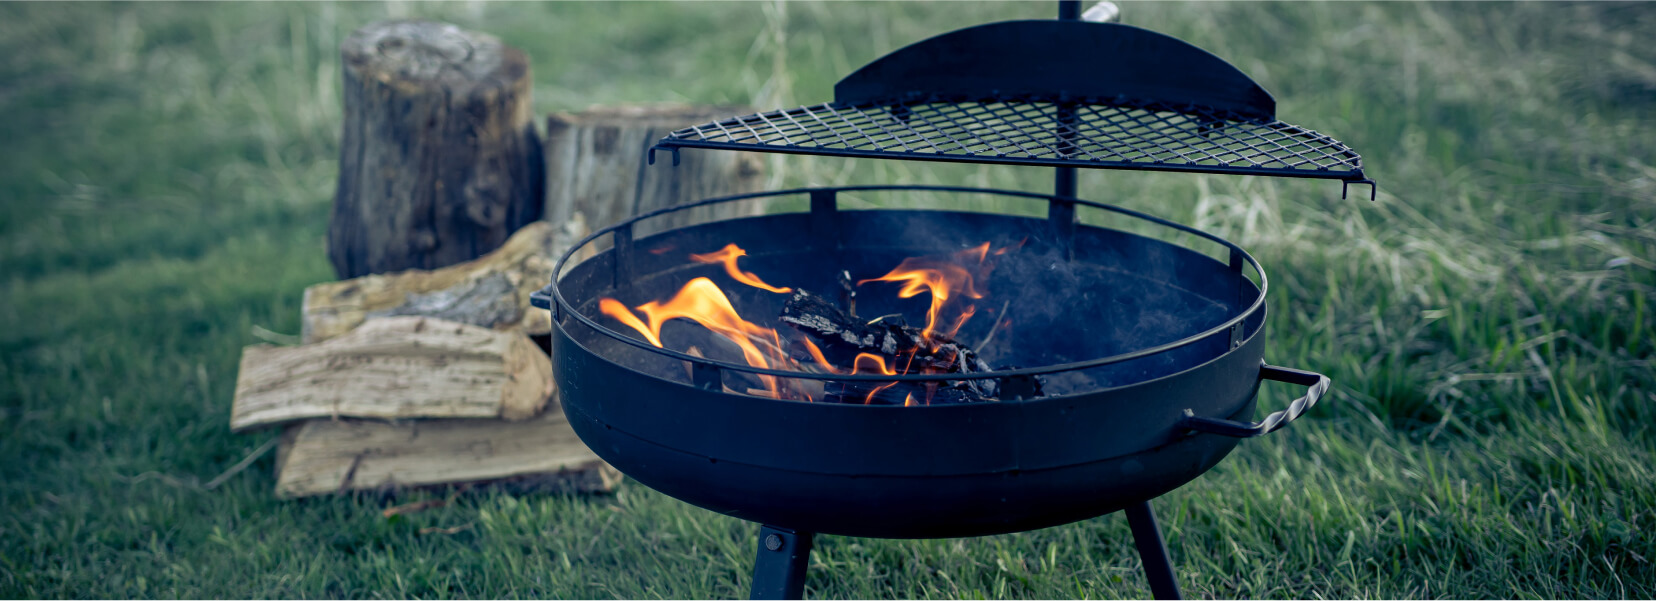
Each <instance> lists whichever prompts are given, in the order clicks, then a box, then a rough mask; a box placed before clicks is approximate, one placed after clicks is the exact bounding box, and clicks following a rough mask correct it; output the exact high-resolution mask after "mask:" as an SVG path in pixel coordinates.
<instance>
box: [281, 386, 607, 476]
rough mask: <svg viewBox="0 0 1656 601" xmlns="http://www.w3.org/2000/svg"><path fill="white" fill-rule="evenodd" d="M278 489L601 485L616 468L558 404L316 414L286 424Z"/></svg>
mask: <svg viewBox="0 0 1656 601" xmlns="http://www.w3.org/2000/svg"><path fill="white" fill-rule="evenodd" d="M289 436H290V438H291V444H285V445H283V447H284V448H283V454H282V456H281V457H280V466H279V467H278V468H277V472H278V475H277V480H276V492H277V494H280V495H282V496H287V497H294V496H305V495H315V494H323V493H331V492H336V491H350V490H378V491H389V490H392V489H397V488H408V487H421V486H432V485H442V484H455V483H487V482H494V483H502V484H506V485H508V486H509V487H510V488H511V489H512V490H514V491H523V490H525V489H528V490H537V491H540V490H566V491H576V492H607V491H610V490H613V489H614V488H615V486H616V484H618V483H619V482H620V474H619V473H618V472H616V471H615V469H614V468H611V467H610V466H609V465H608V464H606V463H604V461H603V460H601V459H599V458H598V456H597V455H595V454H593V452H592V451H590V450H588V449H587V447H586V445H584V444H581V440H580V438H578V437H576V435H575V431H574V430H572V429H570V427H569V422H568V421H567V420H565V418H564V415H563V412H562V411H558V410H557V409H556V408H553V409H552V410H549V411H547V412H545V413H543V414H541V415H540V416H539V417H537V418H535V419H532V420H529V421H523V422H503V421H498V420H477V419H434V420H416V421H410V422H403V423H386V422H381V421H374V420H359V419H338V420H329V419H315V420H310V421H306V422H304V423H302V424H298V425H295V426H293V427H291V428H290V433H289Z"/></svg>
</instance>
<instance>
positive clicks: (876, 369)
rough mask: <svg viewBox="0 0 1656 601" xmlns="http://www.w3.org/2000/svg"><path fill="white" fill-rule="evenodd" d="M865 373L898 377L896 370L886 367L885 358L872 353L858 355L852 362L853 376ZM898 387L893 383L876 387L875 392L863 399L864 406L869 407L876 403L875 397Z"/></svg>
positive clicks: (870, 392)
mask: <svg viewBox="0 0 1656 601" xmlns="http://www.w3.org/2000/svg"><path fill="white" fill-rule="evenodd" d="M864 373H880V374H885V375H888V376H895V375H897V371H896V370H893V369H891V368H889V367H886V363H885V357H881V356H879V355H875V354H871V353H857V357H856V358H855V359H852V360H851V374H852V375H856V374H864ZM896 385H897V383H896V382H891V383H889V384H882V385H879V386H875V387H874V389H873V390H870V391H868V396H866V397H863V404H864V405H867V404H869V403H872V402H874V396H875V395H878V394H880V391H883V390H885V389H887V388H891V387H892V386H896Z"/></svg>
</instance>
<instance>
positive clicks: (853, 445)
mask: <svg viewBox="0 0 1656 601" xmlns="http://www.w3.org/2000/svg"><path fill="white" fill-rule="evenodd" d="M847 194H856V195H869V194H933V195H936V194H943V195H963V196H980V197H981V196H984V195H988V196H995V197H1001V198H1007V199H1011V200H1010V201H1009V202H1015V201H1019V200H1021V201H1024V202H1036V203H1040V202H1045V203H1047V204H1049V205H1050V206H1049V207H1048V208H1049V211H1048V217H1046V218H1041V217H1029V216H1019V215H1007V214H992V213H976V212H966V211H954V210H946V211H945V210H842V209H840V208H839V206H838V205H839V203H838V200H837V199H839V198H840V197H842V196H844V195H847ZM786 196H798V197H801V198H808V199H809V200H810V207H811V210H810V211H808V212H795V213H780V214H769V215H761V216H753V217H745V218H738V219H729V220H723V221H714V222H710V223H702V224H698V225H690V226H686V227H678V228H676V229H667V230H665V231H661V232H658V233H653V234H649V235H645V236H638V237H636V238H635V237H634V234H635V231H636V230H635V224H639V223H644V222H647V221H648V220H651V219H655V218H658V217H663V216H666V215H667V214H669V213H677V212H680V211H686V210H690V209H693V208H695V207H700V206H706V205H712V204H718V203H725V202H735V201H742V200H748V199H757V198H775V197H786ZM1077 208H1080V209H1082V210H1085V211H1095V210H1096V211H1100V212H1101V214H1103V215H1107V216H1113V218H1114V219H1117V220H1119V221H1121V222H1122V223H1124V224H1127V225H1128V226H1131V227H1133V228H1134V229H1144V230H1160V231H1163V232H1166V233H1168V234H1175V235H1179V234H1187V235H1188V236H1186V237H1187V238H1190V239H1192V240H1194V241H1197V242H1199V243H1200V244H1203V245H1208V246H1211V247H1212V248H1211V249H1209V250H1210V251H1217V254H1219V255H1220V257H1222V258H1215V257H1214V256H1210V254H1209V253H1208V252H1202V251H1201V250H1198V249H1194V248H1188V247H1186V246H1182V245H1179V244H1174V243H1171V242H1167V241H1163V240H1161V239H1158V238H1155V237H1150V236H1146V235H1140V234H1135V233H1129V232H1127V231H1123V230H1120V229H1109V228H1104V227H1095V226H1090V225H1082V224H1080V223H1078V221H1077V219H1076V218H1075V215H1076V209H1077ZM639 229H641V228H639ZM985 241H989V242H992V243H993V244H994V246H995V247H997V248H1000V247H1004V246H1013V245H1016V244H1020V243H1021V244H1022V245H1023V246H1022V247H1021V248H1019V249H1018V250H1017V251H1016V252H1014V253H1010V254H1008V256H1009V257H1014V256H1015V257H1018V258H1017V259H1015V260H1009V262H1008V263H1007V264H1006V265H1003V266H999V267H997V268H996V269H995V271H994V272H993V273H992V274H991V276H990V277H989V282H988V284H987V288H988V289H989V290H990V291H991V296H990V297H989V298H988V299H987V300H985V301H984V304H989V305H997V306H998V305H1000V303H1001V302H1005V303H1006V306H1007V307H1009V310H1008V311H1007V314H1008V315H1009V316H1010V317H1012V318H1013V319H1014V320H1015V321H1016V326H1017V327H1016V329H1015V330H1014V333H1013V334H1010V335H1006V336H1004V337H1003V338H1004V339H1001V340H997V341H995V342H994V343H993V344H992V345H991V346H992V348H985V349H983V350H982V352H983V353H984V355H985V356H986V357H994V358H996V359H995V360H1000V361H1016V362H1019V363H1020V364H1021V365H1028V366H1031V367H1023V368H1019V369H1008V370H1000V371H996V372H991V373H988V374H972V375H970V376H968V377H979V378H999V379H1001V380H1002V382H1006V381H1009V380H1007V378H1017V377H1037V378H1040V379H1041V380H1042V381H1043V382H1044V384H1045V387H1046V392H1047V394H1046V395H1044V396H1040V397H1037V398H1031V399H1023V400H1014V399H1008V400H1000V401H996V402H977V403H963V404H952V405H933V406H917V407H900V406H875V405H855V404H836V403H822V402H815V403H811V402H801V401H786V400H777V399H772V398H764V397H760V396H753V395H749V394H741V393H734V392H728V391H727V388H726V386H729V385H730V382H732V381H737V380H740V379H742V378H748V377H752V376H751V374H768V375H775V376H781V377H789V378H805V379H816V380H833V381H850V380H864V381H867V380H878V381H881V382H886V381H893V380H897V381H926V380H932V381H936V380H944V379H947V380H960V379H963V378H962V376H961V375H959V374H949V375H907V376H866V375H865V376H839V375H831V374H807V373H801V372H789V371H775V370H764V369H758V368H754V367H750V366H748V365H746V364H743V363H736V362H729V361H721V360H718V359H717V358H703V357H698V356H695V355H690V354H686V353H682V352H678V351H674V350H669V349H662V348H656V347H654V346H651V345H650V344H648V343H646V342H644V341H643V340H641V339H639V338H638V337H637V336H635V335H632V334H630V333H623V332H622V331H618V330H617V329H613V328H614V326H615V325H616V323H615V322H614V321H612V320H609V319H608V318H607V317H604V316H603V315H601V314H600V313H599V312H598V310H597V303H598V299H599V298H601V297H614V298H617V299H619V300H621V301H622V302H623V303H625V304H628V305H636V304H639V303H642V302H646V301H650V300H655V299H658V298H665V297H667V296H669V295H671V294H672V292H673V291H675V290H677V289H678V288H679V287H680V286H682V285H683V284H684V283H685V282H687V281H688V280H689V279H691V278H693V277H698V276H706V277H710V278H713V279H715V281H717V282H719V283H720V284H721V288H723V289H724V291H725V292H726V293H727V294H728V295H729V296H731V298H732V302H733V304H735V305H736V307H737V308H738V309H739V310H741V312H742V313H743V314H744V315H745V316H750V317H749V319H755V320H757V319H756V318H763V317H768V316H771V315H775V311H776V310H777V309H778V308H779V307H780V306H781V303H782V302H783V301H784V300H785V297H783V296H782V295H775V294H771V293H768V292H765V291H762V290H758V289H752V288H747V287H745V286H739V285H736V284H734V283H733V282H730V281H729V280H728V279H721V278H724V275H723V271H722V270H721V268H720V266H718V265H704V264H697V263H693V262H689V261H686V260H685V259H684V256H685V253H688V252H708V251H711V250H716V249H718V248H720V247H722V246H723V245H725V244H727V243H735V244H737V245H739V246H741V247H742V248H743V249H746V250H747V252H748V253H749V255H748V256H747V257H746V258H744V259H743V260H742V261H743V263H742V268H743V269H745V270H750V271H753V272H755V273H758V274H761V275H762V276H764V277H765V278H766V279H767V280H768V281H771V283H772V284H776V285H781V286H798V287H802V288H805V289H810V290H818V291H824V292H831V291H834V290H837V289H838V288H837V286H838V284H837V279H836V278H837V277H838V276H839V272H840V271H841V270H848V271H850V272H851V273H852V274H853V276H855V277H858V278H863V277H874V276H878V275H879V274H881V273H884V271H885V270H888V269H890V268H891V267H892V266H894V265H896V264H897V263H898V262H899V261H900V260H901V259H902V258H904V257H909V256H916V255H924V254H933V253H940V252H948V251H956V250H959V249H962V248H966V247H970V246H973V245H976V244H980V243H982V242H985ZM1203 241H1205V242H1203ZM606 242H607V243H608V247H607V248H601V247H603V246H605V243H606ZM576 256H584V257H587V258H586V259H585V260H584V261H580V262H579V263H578V264H574V263H572V262H571V257H576ZM566 263H568V265H566ZM1248 270H1251V271H1252V272H1253V273H1254V274H1256V275H1255V277H1256V278H1257V282H1256V280H1255V279H1253V278H1250V277H1248V275H1247V274H1246V272H1247V271H1248ZM557 273H559V274H561V275H560V276H558V277H557V279H556V281H554V282H553V284H552V285H551V286H549V287H548V290H547V291H543V293H540V294H537V296H536V302H537V303H538V304H541V305H542V306H547V307H550V308H551V309H552V310H553V322H554V324H555V325H554V330H553V332H552V342H551V348H552V356H553V368H554V374H555V378H556V382H557V386H558V389H559V391H560V392H561V400H562V406H563V410H564V413H565V414H566V415H567V416H568V418H569V421H570V423H571V425H572V426H573V427H574V429H575V431H576V433H577V434H579V435H580V437H581V439H582V440H583V441H585V442H586V444H587V445H588V446H589V447H591V448H592V450H593V451H594V452H596V453H597V454H598V455H599V456H600V457H603V458H604V460H605V461H608V462H609V463H610V464H611V465H613V466H615V467H616V468H617V469H619V470H621V471H622V472H623V473H626V474H627V475H628V476H631V477H632V478H633V479H636V480H637V481H639V482H641V483H643V484H645V485H647V486H649V487H651V488H654V489H656V490H659V491H661V492H663V493H666V494H668V495H671V496H673V497H675V498H678V499H681V500H683V501H685V502H688V503H691V504H694V505H697V506H700V507H704V508H706V509H709V510H712V511H716V512H719V513H723V514H727V515H732V516H736V517H739V518H743V519H747V520H752V521H756V522H761V523H765V524H770V525H773V526H779V527H783V528H790V529H795V530H800V531H810V532H822V533H831V534H842V535H851V536H869V537H881V538H930V537H961V536H978V535H988V534H998V533H1006V532H1015V531H1022V530H1030V529H1035V528H1042V527H1047V526H1053V525H1058V524H1063V523H1067V522H1072V521H1076V520H1081V519H1086V518H1090V517H1093V516H1098V515H1102V514H1106V513H1110V512H1113V511H1116V510H1119V509H1122V508H1125V507H1127V506H1129V505H1132V504H1135V503H1139V502H1142V501H1146V500H1149V499H1151V498H1154V497H1156V496H1159V495H1161V494H1163V493H1165V492H1167V491H1169V490H1172V489H1174V488H1176V487H1178V486H1180V485H1182V484H1184V483H1186V482H1188V481H1190V480H1191V479H1194V478H1195V477H1197V476H1199V475H1201V474H1202V473H1203V472H1205V471H1207V470H1208V469H1209V468H1211V467H1213V466H1214V465H1215V464H1216V463H1218V462H1219V461H1220V460H1221V459H1223V458H1224V457H1225V455H1226V454H1228V453H1229V452H1230V451H1231V449H1232V448H1233V447H1234V446H1235V445H1236V444H1237V440H1238V438H1240V437H1246V436H1252V435H1257V434H1262V433H1265V432H1268V431H1271V430H1274V429H1276V428H1278V427H1281V426H1282V425H1285V424H1286V423H1287V422H1288V421H1290V420H1292V419H1293V418H1294V417H1296V416H1298V415H1299V414H1300V413H1301V412H1303V411H1304V409H1305V408H1307V407H1309V406H1310V405H1311V404H1312V403H1314V402H1315V401H1316V398H1317V396H1319V395H1320V394H1321V393H1322V391H1323V390H1326V388H1327V379H1326V378H1323V377H1321V376H1318V375H1316V374H1311V373H1308V372H1300V371H1297V370H1288V369H1282V368H1276V367H1271V366H1266V365H1264V363H1263V361H1262V356H1261V355H1262V349H1263V346H1264V343H1263V336H1261V331H1262V329H1263V328H1264V325H1265V318H1266V315H1265V304H1264V294H1265V290H1266V279H1265V274H1264V271H1263V270H1262V269H1260V267H1259V265H1258V263H1257V262H1256V261H1255V260H1254V259H1253V257H1251V256H1249V255H1248V254H1247V253H1246V252H1244V251H1243V250H1242V249H1241V248H1239V247H1237V246H1236V245H1234V244H1231V243H1229V242H1226V241H1224V240H1222V239H1219V238H1217V237H1215V236H1212V235H1210V234H1206V233H1203V232H1200V231H1197V230H1194V229H1191V228H1189V227H1186V226H1182V225H1178V224H1175V223H1172V222H1168V221H1165V220H1162V219H1158V218H1155V217H1151V216H1148V215H1144V214H1142V213H1137V212H1133V211H1129V210H1126V209H1121V208H1117V207H1112V206H1109V205H1104V204H1099V203H1093V202H1087V201H1082V200H1078V199H1073V198H1062V197H1054V196H1048V195H1040V194H1029V193H1022V192H1011V191H1002V190H983V189H972V188H944V187H910V186H866V187H847V188H817V189H807V190H788V191H779V192H767V193H760V194H750V195H742V196H733V197H727V198H719V199H710V200H707V201H702V202H699V203H693V204H690V205H684V206H680V207H674V208H672V209H668V210H663V211H657V212H655V213H651V214H648V215H643V216H640V217H638V218H635V219H632V220H628V221H627V222H624V223H621V224H618V225H616V226H614V227H610V228H606V229H604V230H602V231H600V232H598V233H596V234H594V235H593V236H591V237H588V238H587V239H586V240H583V241H582V242H581V243H579V244H577V245H576V246H575V247H574V248H573V249H571V250H570V252H569V253H568V254H566V255H565V256H564V258H563V259H562V260H560V262H559V268H558V271H557ZM1002 298H1005V299H1006V300H1005V301H1000V299H1002ZM860 299H861V300H859V303H865V305H861V306H867V307H869V310H868V311H867V312H866V314H870V315H875V314H879V313H878V311H882V310H889V309H904V308H909V309H912V306H905V305H902V304H901V302H899V301H895V300H892V301H890V302H891V304H889V305H880V304H879V303H880V302H882V301H880V300H878V299H876V298H873V295H866V294H865V295H863V296H862V297H860ZM993 325H994V322H988V323H987V325H986V326H984V327H993ZM686 327H691V326H686ZM622 330H625V328H622ZM985 333H986V332H985V331H973V330H971V329H970V328H968V330H966V331H963V332H962V333H961V337H960V339H961V340H971V339H975V338H976V337H978V336H984V335H985ZM668 346H669V347H671V346H672V344H669V345H668ZM993 361H994V360H992V361H991V362H992V363H993ZM1266 379H1270V380H1278V381H1284V382H1291V383H1296V384H1300V385H1304V386H1308V387H1310V388H1311V390H1310V392H1308V393H1307V394H1306V395H1305V396H1304V397H1302V398H1300V399H1297V400H1295V401H1294V403H1293V404H1292V405H1291V406H1290V407H1289V408H1288V409H1286V410H1284V411H1281V412H1278V413H1276V414H1273V415H1271V416H1270V417H1268V418H1266V419H1265V420H1264V421H1262V422H1260V423H1247V422H1248V421H1249V420H1251V419H1252V417H1253V414H1254V402H1255V398H1256V394H1257V392H1258V389H1259V384H1260V382H1261V381H1262V380H1266ZM1004 386H1005V385H1004V384H1003V387H1004ZM731 388H736V389H738V390H740V389H741V388H739V387H736V386H731ZM1003 389H1004V388H1003ZM1235 420H1240V421H1235Z"/></svg>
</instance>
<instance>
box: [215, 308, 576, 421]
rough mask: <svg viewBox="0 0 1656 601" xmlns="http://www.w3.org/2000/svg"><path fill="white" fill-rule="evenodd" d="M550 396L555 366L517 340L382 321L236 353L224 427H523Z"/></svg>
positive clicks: (442, 324)
mask: <svg viewBox="0 0 1656 601" xmlns="http://www.w3.org/2000/svg"><path fill="white" fill-rule="evenodd" d="M551 395H552V362H551V360H550V359H548V358H547V356H546V354H545V353H543V352H541V350H540V347H538V346H536V345H535V343H534V342H533V341H531V340H529V337H528V336H525V335H523V334H522V333H519V332H497V331H494V330H489V329H486V328H480V327H477V326H471V325H466V324H460V323H454V322H447V321H443V320H439V319H434V318H429V317H385V318H376V319H371V320H368V322H366V323H364V324H363V325H362V326H361V327H359V328H357V329H355V330H352V331H351V332H350V333H348V334H345V335H344V336H340V337H338V338H335V339H332V340H329V341H327V342H322V343H318V344H311V345H305V346H289V347H278V346H270V345H254V346H249V347H247V348H245V349H242V360H241V372H240V373H239V374H238V375H237V377H236V398H235V401H234V406H233V407H232V408H231V414H230V428H231V429H232V430H245V429H247V428H253V427H257V426H263V425H269V424H276V423H281V422H286V421H292V420H297V419H307V418H317V417H342V416H343V417H370V418H380V419H413V418H432V417H473V418H503V419H508V420H523V419H528V418H530V417H534V416H535V415H537V414H539V413H540V412H541V410H542V408H543V407H545V405H546V401H547V399H548V398H550V397H551Z"/></svg>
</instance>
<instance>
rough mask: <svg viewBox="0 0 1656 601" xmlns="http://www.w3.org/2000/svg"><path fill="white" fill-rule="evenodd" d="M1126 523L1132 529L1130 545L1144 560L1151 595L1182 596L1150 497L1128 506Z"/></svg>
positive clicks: (1159, 597) (1162, 596) (1180, 597)
mask: <svg viewBox="0 0 1656 601" xmlns="http://www.w3.org/2000/svg"><path fill="white" fill-rule="evenodd" d="M1127 526H1128V527H1130V528H1132V529H1133V546H1136V547H1138V554H1139V559H1140V560H1141V561H1143V562H1144V577H1145V578H1146V579H1148V580H1149V581H1150V594H1151V596H1154V597H1155V598H1157V599H1183V598H1184V594H1183V593H1180V592H1179V580H1178V579H1177V578H1175V577H1174V576H1173V558H1171V557H1168V555H1167V543H1164V542H1162V535H1161V528H1158V527H1157V526H1156V513H1155V512H1154V511H1151V509H1150V502H1149V501H1145V502H1143V503H1139V504H1137V505H1128V506H1127Z"/></svg>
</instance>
